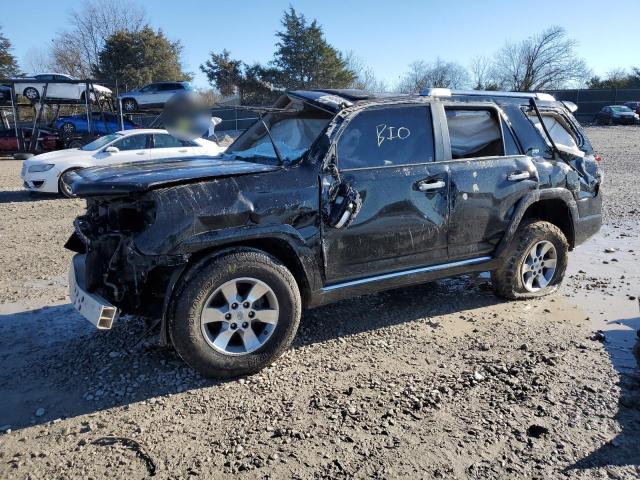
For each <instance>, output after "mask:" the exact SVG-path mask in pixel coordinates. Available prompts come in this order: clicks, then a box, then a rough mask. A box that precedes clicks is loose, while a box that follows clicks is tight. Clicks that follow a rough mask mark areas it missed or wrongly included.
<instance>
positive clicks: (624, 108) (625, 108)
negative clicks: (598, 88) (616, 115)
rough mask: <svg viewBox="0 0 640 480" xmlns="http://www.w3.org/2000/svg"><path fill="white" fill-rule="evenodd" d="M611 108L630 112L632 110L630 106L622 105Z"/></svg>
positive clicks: (615, 110) (616, 110)
mask: <svg viewBox="0 0 640 480" xmlns="http://www.w3.org/2000/svg"><path fill="white" fill-rule="evenodd" d="M611 110H613V111H614V112H630V111H631V109H630V108H629V107H620V106H615V107H611Z"/></svg>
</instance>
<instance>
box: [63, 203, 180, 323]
mask: <svg viewBox="0 0 640 480" xmlns="http://www.w3.org/2000/svg"><path fill="white" fill-rule="evenodd" d="M155 216H156V209H155V203H154V201H153V200H149V199H147V198H146V197H145V196H141V197H140V198H139V199H134V200H132V199H131V198H129V197H123V198H108V197H106V198H105V197H94V198H89V199H87V211H86V214H85V215H82V216H80V217H78V218H77V219H76V220H75V221H74V233H73V235H72V236H71V237H70V238H69V240H68V241H67V243H66V245H65V247H66V248H67V249H69V250H72V251H74V252H76V253H78V255H77V256H76V257H75V258H74V271H75V277H76V278H75V282H76V283H77V285H75V286H76V287H77V288H79V291H80V292H81V293H82V292H85V293H87V294H90V295H93V296H94V297H96V298H101V299H104V300H106V302H107V304H108V305H113V306H115V307H117V308H118V309H119V310H120V311H121V312H123V313H126V314H135V315H142V316H148V317H159V316H161V314H162V309H163V305H164V298H165V297H166V295H165V294H166V288H167V284H168V281H169V278H170V277H171V274H172V272H173V271H174V269H175V267H176V266H178V265H182V264H185V263H186V262H187V259H188V256H187V255H147V254H143V253H142V252H140V250H139V249H138V247H137V246H136V238H137V236H138V234H140V233H141V232H143V231H144V230H145V229H146V228H147V227H148V226H149V225H151V224H152V223H154V221H155ZM71 294H72V300H74V298H73V292H71ZM75 298H79V297H78V296H77V294H76V296H75ZM74 304H75V302H74ZM76 307H77V305H76ZM81 313H83V314H84V313H85V312H82V310H81ZM85 317H87V315H86V314H85ZM87 318H88V317H87ZM88 319H89V320H90V321H92V323H96V322H94V321H93V320H92V319H91V318H88ZM96 326H98V328H101V327H100V326H99V325H97V324H96ZM109 326H110V325H109Z"/></svg>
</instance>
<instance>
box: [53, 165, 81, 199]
mask: <svg viewBox="0 0 640 480" xmlns="http://www.w3.org/2000/svg"><path fill="white" fill-rule="evenodd" d="M74 170H78V169H77V168H70V169H69V170H66V171H64V172H62V174H61V175H60V178H58V192H60V193H61V194H62V195H63V196H65V197H67V198H76V195H74V194H73V192H72V191H71V186H70V185H69V184H67V183H66V182H65V181H64V176H65V175H66V174H67V173H69V172H72V171H74Z"/></svg>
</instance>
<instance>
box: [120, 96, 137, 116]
mask: <svg viewBox="0 0 640 480" xmlns="http://www.w3.org/2000/svg"><path fill="white" fill-rule="evenodd" d="M122 110H123V111H125V112H127V113H130V112H135V111H136V110H138V102H136V101H135V100H134V99H133V98H125V99H124V100H122Z"/></svg>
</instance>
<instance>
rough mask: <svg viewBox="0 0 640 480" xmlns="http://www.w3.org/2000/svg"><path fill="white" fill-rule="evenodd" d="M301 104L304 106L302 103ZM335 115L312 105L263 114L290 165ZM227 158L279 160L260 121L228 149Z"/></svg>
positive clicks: (264, 160) (284, 158)
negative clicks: (299, 108) (288, 110)
mask: <svg viewBox="0 0 640 480" xmlns="http://www.w3.org/2000/svg"><path fill="white" fill-rule="evenodd" d="M298 106H301V105H300V104H298ZM331 118H332V116H331V115H330V114H328V113H326V112H323V111H321V110H318V109H315V108H313V107H310V106H308V105H305V106H304V107H303V108H302V109H301V110H297V111H294V110H292V111H290V112H277V113H269V114H267V115H265V116H264V117H263V119H264V122H265V123H266V124H267V126H268V127H269V131H270V132H271V138H273V142H274V143H275V144H276V146H277V147H278V150H279V152H280V155H281V157H282V161H283V163H284V164H286V165H289V164H291V163H293V162H295V161H297V160H299V159H300V158H302V156H303V155H304V154H305V153H306V152H307V150H309V147H311V145H312V144H313V142H314V141H315V139H316V138H318V136H319V135H320V133H322V131H323V130H324V128H325V127H326V126H327V124H328V123H329V121H330V120H331ZM223 158H231V159H233V158H241V159H244V160H248V161H252V162H257V163H269V164H278V163H279V160H278V155H277V154H276V152H275V150H274V148H273V144H272V143H271V139H270V138H269V134H268V133H267V129H265V127H264V125H263V124H262V122H261V121H260V120H258V121H257V122H255V123H254V124H253V125H252V126H251V127H249V129H248V130H247V131H246V132H244V133H243V134H242V135H241V136H240V137H238V139H237V140H236V141H235V142H234V143H233V144H232V145H231V146H230V147H229V148H228V149H227V151H226V153H225V154H224V155H223Z"/></svg>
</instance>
